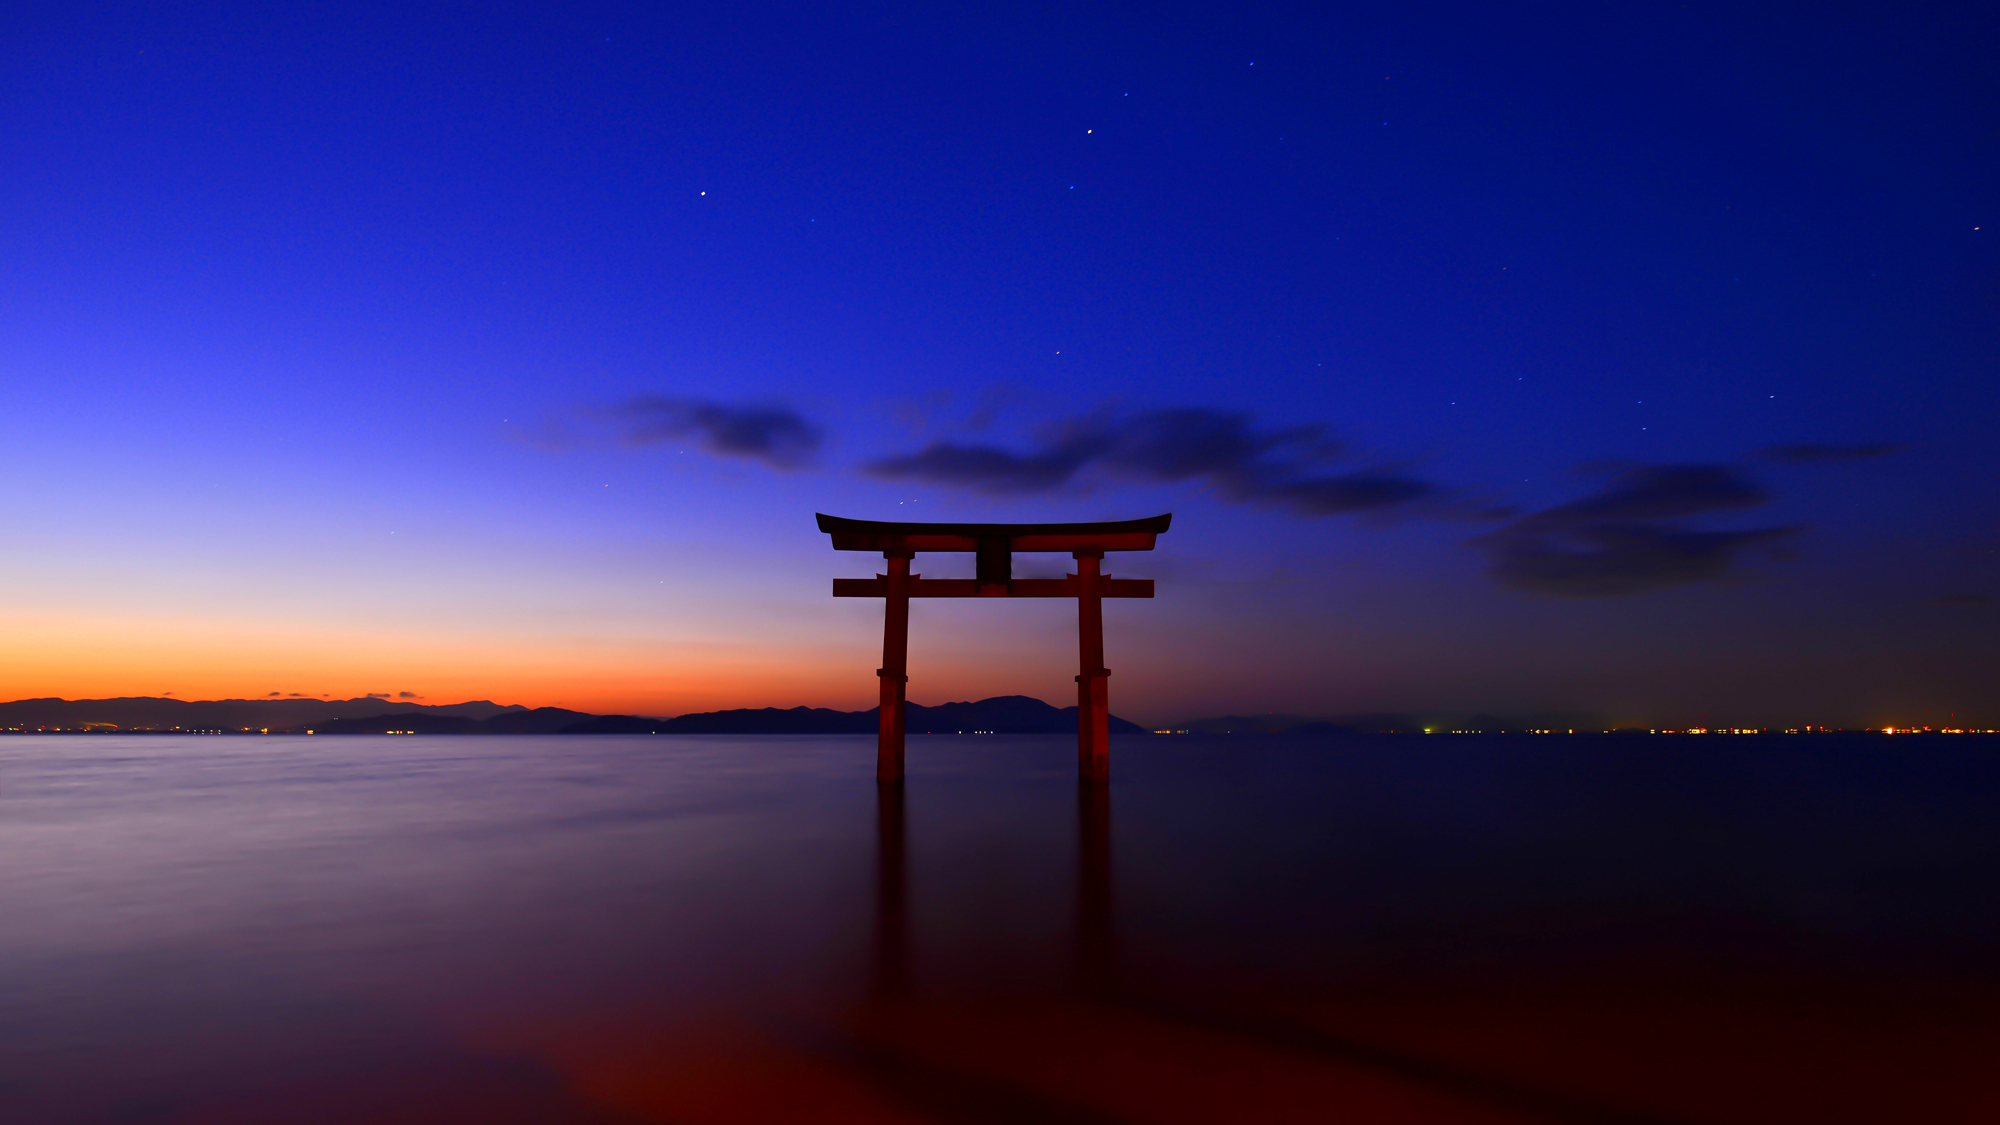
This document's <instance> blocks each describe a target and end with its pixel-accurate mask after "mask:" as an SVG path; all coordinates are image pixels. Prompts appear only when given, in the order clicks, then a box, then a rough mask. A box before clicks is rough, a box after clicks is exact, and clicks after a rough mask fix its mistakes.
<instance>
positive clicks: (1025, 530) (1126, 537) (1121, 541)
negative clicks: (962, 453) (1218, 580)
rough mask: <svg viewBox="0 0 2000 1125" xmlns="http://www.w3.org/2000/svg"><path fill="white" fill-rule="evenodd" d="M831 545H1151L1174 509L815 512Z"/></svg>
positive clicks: (1024, 549) (1021, 548)
mask: <svg viewBox="0 0 2000 1125" xmlns="http://www.w3.org/2000/svg"><path fill="white" fill-rule="evenodd" d="M814 515H815V516H816V517H817V518H818V520H819V529H820V530H821V531H824V532H826V533H827V534H828V535H831V536H833V549H834V550H836V551H891V550H897V549H902V550H909V551H977V550H979V549H980V540H982V539H983V540H986V541H987V542H988V543H991V542H992V541H993V540H995V539H1005V540H1007V541H1008V542H1007V550H1009V551H1012V552H1020V553H1028V552H1040V551H1062V552H1074V551H1150V550H1152V549H1153V545H1154V542H1155V541H1156V540H1157V539H1158V538H1159V536H1160V533H1161V532H1163V531H1165V530H1167V526H1168V525H1169V524H1171V523H1173V522H1174V515H1173V513H1172V512H1168V513H1167V514H1166V515H1163V516H1150V517H1148V518H1146V519H1142V520H1106V521H1100V522H1098V523H902V522H897V521H889V520H850V519H843V518H841V517H839V516H829V515H826V514H824V513H817V512H816V513H814Z"/></svg>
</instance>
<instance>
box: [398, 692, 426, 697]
mask: <svg viewBox="0 0 2000 1125" xmlns="http://www.w3.org/2000/svg"><path fill="white" fill-rule="evenodd" d="M396 698H397V699H422V698H423V696H421V695H418V694H417V693H416V692H414V691H399V692H397V693H396Z"/></svg>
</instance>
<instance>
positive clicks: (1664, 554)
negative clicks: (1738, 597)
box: [1472, 465, 1797, 598]
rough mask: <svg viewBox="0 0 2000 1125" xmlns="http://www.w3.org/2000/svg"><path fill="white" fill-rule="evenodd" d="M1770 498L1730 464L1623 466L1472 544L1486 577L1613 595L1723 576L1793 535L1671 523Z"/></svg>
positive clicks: (1537, 588)
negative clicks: (1594, 486)
mask: <svg viewBox="0 0 2000 1125" xmlns="http://www.w3.org/2000/svg"><path fill="white" fill-rule="evenodd" d="M1768 499H1769V497H1768V495H1767V494H1766V493H1765V492H1764V490H1763V489H1762V488H1760V487H1758V486H1757V485H1756V484H1755V483H1754V482H1752V481H1749V480H1746V479H1744V478H1743V477H1742V476H1741V475H1740V474H1739V473H1738V472H1737V471H1736V470H1735V469H1732V468H1730V467H1728V466H1726V465H1658V466H1641V467H1638V468H1633V469H1627V470H1625V471H1624V472H1623V473H1621V474H1620V475H1619V477H1618V478H1617V479H1616V480H1614V481H1613V482H1612V483H1611V484H1610V485H1609V486H1608V487H1606V488H1604V489H1602V490H1601V491H1599V492H1597V493H1595V494H1593V495H1590V496H1586V497H1584V498H1583V499H1581V500H1576V501H1572V502H1571V503H1568V504H1562V505H1558V506H1557V507H1554V508H1548V509H1545V510H1543V511H1540V512H1533V513H1530V514H1528V515H1525V516H1522V517H1521V518H1519V519H1517V520H1515V521H1514V522H1512V523H1510V524H1508V525H1507V526H1505V527H1502V528H1500V529H1498V530H1496V531H1493V532H1489V533H1488V534H1485V535H1482V536H1480V537H1478V538H1477V539H1474V540H1473V541H1472V542H1473V544H1474V545H1476V546H1478V547H1480V548H1482V549H1483V550H1485V551H1486V552H1487V556H1488V557H1489V559H1491V562H1492V565H1491V566H1490V567H1488V569H1487V573H1489V574H1491V575H1492V576H1493V577H1494V578H1495V579H1497V580H1499V582H1500V583H1501V584H1502V585H1505V586H1511V587H1513V588H1515V589H1517V590H1529V591H1533V592H1535V593H1540V594H1554V595H1557V596H1561V597H1579V598H1588V597H1608V596H1614V595H1619V594H1637V593H1643V592H1645V591H1647V590H1658V589H1664V588H1666V587H1669V586H1682V585H1686V584H1688V583H1692V582H1706V581H1709V580H1711V579H1715V578H1720V577H1722V576H1723V575H1724V574H1726V573H1728V571H1729V570H1730V569H1731V567H1733V566H1734V565H1735V564H1736V562H1737V560H1738V558H1739V557H1740V556H1741V555H1742V554H1743V552H1744V551H1745V550H1747V549H1749V548H1752V547H1755V546H1758V545H1769V544H1772V543H1773V542H1774V541H1776V540H1779V539H1782V538H1784V537H1786V536H1788V535H1791V534H1793V533H1794V532H1795V531H1796V530H1797V529H1795V528H1788V527H1766V528H1755V529H1751V530H1747V531H1701V530H1697V529H1692V528H1688V527H1684V526H1681V525H1680V524H1678V523H1676V522H1673V521H1676V520H1681V519H1685V518H1687V517H1689V516H1696V515H1701V514H1703V513H1706V512H1716V511H1726V510H1731V509H1738V508H1752V507H1756V506H1757V505H1759V504H1763V503H1765V502H1766V501H1767V500H1768Z"/></svg>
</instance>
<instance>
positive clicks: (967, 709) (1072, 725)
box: [563, 695, 1144, 734]
mask: <svg viewBox="0 0 2000 1125" xmlns="http://www.w3.org/2000/svg"><path fill="white" fill-rule="evenodd" d="M879 710H880V708H876V707H871V708H869V709H868V710H866V711H833V710H829V709H827V708H825V707H794V708H791V709H790V710H784V709H781V708H777V707H759V708H741V709H738V710H734V711H708V712H703V713H701V714H695V715H682V716H680V717H679V718H674V719H649V718H646V717H644V716H639V715H605V716H603V717H601V718H596V719H589V720H586V721H584V722H580V723H577V724H575V725H573V726H569V727H565V728H563V730H564V733H565V734H873V733H874V732H875V730H876V724H877V719H876V713H877V712H878V711H879ZM903 725H904V729H906V730H908V731H909V732H910V733H911V734H971V733H973V732H975V731H985V732H991V733H993V734H1064V733H1071V732H1074V731H1075V730H1076V708H1074V707H1062V708H1057V707H1051V706H1049V705H1048V704H1046V703H1044V702H1042V701H1041V700H1039V699H1033V698H1030V697H1028V696H1025V695H1000V696H995V697H993V698H992V699H982V700H980V701H978V702H977V703H945V704H940V705H939V706H936V707H925V706H922V705H921V704H916V703H911V704H906V705H905V710H904V717H903ZM1143 729H1144V728H1142V727H1140V726H1139V725H1137V724H1136V723H1128V722H1126V721H1125V720H1124V719H1121V718H1118V717H1117V716H1116V715H1113V716H1112V717H1111V731H1112V733H1113V734H1137V733H1140V732H1141V731H1142V730H1143Z"/></svg>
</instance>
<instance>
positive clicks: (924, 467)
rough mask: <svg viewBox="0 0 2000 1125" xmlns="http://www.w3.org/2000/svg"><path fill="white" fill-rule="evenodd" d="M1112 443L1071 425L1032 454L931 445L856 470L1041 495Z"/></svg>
mask: <svg viewBox="0 0 2000 1125" xmlns="http://www.w3.org/2000/svg"><path fill="white" fill-rule="evenodd" d="M1115 440H1116V439H1115V437H1114V435H1113V434H1111V433H1110V432H1109V431H1108V430H1107V429H1105V428H1104V427H1102V426H1101V425H1098V424H1094V423H1074V424H1071V425H1069V426H1066V427H1064V428H1063V429H1062V430H1061V431H1059V432H1057V433H1055V434H1052V435H1050V437H1049V440H1047V441H1045V442H1044V443H1043V445H1042V448H1041V449H1040V450H1039V451H1037V452H1034V453H1028V454H1020V453H1012V452H1009V451H1008V450H1005V449H1000V448H998V447H995V446H991V445H961V444H959V443H957V442H949V441H937V442H932V443H931V444H929V445H927V446H925V447H924V448H922V449H920V450H918V451H917V452H915V453H911V454H906V455H904V456H901V457H885V458H882V459H881V460H879V461H871V462H869V463H868V464H866V465H864V466H862V468H863V471H865V472H867V473H869V474H870V475H872V476H878V477H884V478H887V479H890V480H914V481H919V482H922V483H924V484H941V485H947V486H950V487H953V488H967V489H971V490H972V491H974V492H987V493H993V494H995V495H1008V494H1012V493H1022V492H1047V491H1050V490H1051V489H1055V488H1060V487H1062V486H1063V485H1065V484H1068V483H1069V482H1070V480H1071V478H1073V477H1075V476H1076V474H1077V471H1078V470H1079V469H1082V468H1083V467H1084V466H1085V465H1087V464H1089V463H1090V462H1091V461H1093V460H1095V459H1096V458H1099V457H1102V456H1104V454H1105V453H1107V452H1109V451H1110V449H1111V447H1112V445H1113V444H1114V443H1115Z"/></svg>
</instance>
